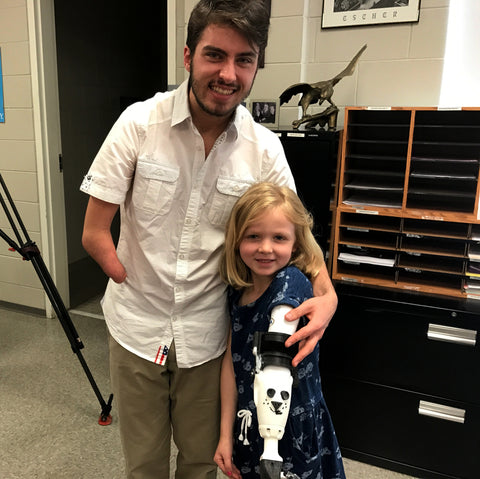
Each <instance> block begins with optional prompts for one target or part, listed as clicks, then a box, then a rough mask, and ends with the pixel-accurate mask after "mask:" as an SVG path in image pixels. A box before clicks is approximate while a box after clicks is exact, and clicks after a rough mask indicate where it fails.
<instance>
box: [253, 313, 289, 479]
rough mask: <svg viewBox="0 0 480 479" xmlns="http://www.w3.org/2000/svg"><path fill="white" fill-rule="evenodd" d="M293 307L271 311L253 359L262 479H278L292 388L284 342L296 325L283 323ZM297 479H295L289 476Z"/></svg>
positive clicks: (257, 339)
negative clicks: (279, 445) (268, 322)
mask: <svg viewBox="0 0 480 479" xmlns="http://www.w3.org/2000/svg"><path fill="white" fill-rule="evenodd" d="M291 309H293V308H292V306H288V305H280V306H276V307H275V308H274V309H273V310H272V314H271V319H270V326H269V328H268V332H266V333H261V332H257V333H256V334H255V339H254V348H253V354H254V355H255V358H256V367H255V379H254V383H253V395H254V396H253V397H254V401H255V405H256V408H257V416H258V428H259V432H260V435H261V436H262V438H263V440H264V450H263V454H262V456H261V457H260V477H261V479H280V478H281V477H285V476H283V475H282V473H281V470H282V465H283V459H282V457H281V456H280V455H279V454H278V441H279V440H280V439H282V437H283V433H284V431H285V424H286V423H287V418H288V414H289V411H290V400H291V395H292V384H293V374H292V373H293V367H292V353H291V352H289V351H288V350H287V348H285V345H284V343H285V340H286V339H287V338H288V337H289V336H291V335H292V334H293V333H294V332H295V331H296V329H297V325H298V320H297V321H286V320H285V319H284V318H285V314H286V313H288V311H290V310H291ZM290 477H296V476H290Z"/></svg>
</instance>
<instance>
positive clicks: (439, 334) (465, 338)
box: [427, 324, 477, 346]
mask: <svg viewBox="0 0 480 479" xmlns="http://www.w3.org/2000/svg"><path fill="white" fill-rule="evenodd" d="M427 336H428V339H433V340H436V341H447V342H449V343H457V344H466V345H468V346H475V345H476V343H477V332H476V331H475V330H473V329H462V328H454V327H452V326H444V325H443V324H429V325H428V332H427Z"/></svg>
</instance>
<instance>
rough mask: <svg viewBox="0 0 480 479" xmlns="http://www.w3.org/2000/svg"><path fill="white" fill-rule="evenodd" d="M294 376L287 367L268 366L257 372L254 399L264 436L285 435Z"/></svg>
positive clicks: (277, 436) (279, 436) (276, 436)
mask: <svg viewBox="0 0 480 479" xmlns="http://www.w3.org/2000/svg"><path fill="white" fill-rule="evenodd" d="M292 382H293V380H292V376H291V374H290V371H289V370H288V369H286V368H282V367H278V366H266V367H265V368H263V369H262V370H261V371H259V372H257V374H255V380H254V388H253V390H254V400H255V404H256V406H257V415H258V425H259V429H260V434H261V436H262V437H263V438H265V437H272V438H276V439H278V440H280V439H281V438H282V437H283V432H284V430H285V424H286V422H287V418H288V413H289V410H290V399H291V391H292Z"/></svg>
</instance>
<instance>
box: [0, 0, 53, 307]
mask: <svg viewBox="0 0 480 479" xmlns="http://www.w3.org/2000/svg"><path fill="white" fill-rule="evenodd" d="M0 48H1V53H2V71H3V93H4V107H5V123H0V171H1V173H2V176H3V178H4V180H5V182H6V183H7V186H8V188H9V190H10V192H11V193H12V196H13V199H14V201H15V204H16V206H17V208H18V210H19V212H20V215H21V216H22V219H23V222H24V223H25V226H26V228H27V230H28V232H29V235H30V236H31V238H32V240H33V241H35V242H36V243H37V244H38V245H41V239H42V238H41V235H40V213H39V197H38V187H37V185H38V181H37V165H36V154H35V133H34V126H33V102H32V82H31V71H30V52H29V41H28V22H27V7H26V0H0ZM0 228H1V229H2V230H3V231H4V232H5V233H6V234H7V235H8V236H10V237H13V238H14V234H13V231H12V230H11V229H10V227H9V223H8V221H7V218H6V216H5V214H4V212H3V209H1V210H0ZM0 301H8V302H11V303H18V304H22V305H26V306H31V307H36V308H44V307H45V300H44V292H43V288H42V286H41V284H40V281H39V280H38V278H37V275H36V274H35V271H34V269H33V267H32V265H31V264H30V262H27V261H23V260H22V258H21V257H20V255H19V254H18V253H16V252H10V251H9V250H8V245H7V243H6V242H5V241H4V240H3V239H1V238H0Z"/></svg>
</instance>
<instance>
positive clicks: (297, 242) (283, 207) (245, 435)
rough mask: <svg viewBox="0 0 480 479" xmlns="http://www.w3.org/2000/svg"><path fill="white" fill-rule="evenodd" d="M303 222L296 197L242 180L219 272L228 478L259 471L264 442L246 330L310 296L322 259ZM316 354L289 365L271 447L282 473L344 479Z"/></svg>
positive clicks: (249, 477)
mask: <svg viewBox="0 0 480 479" xmlns="http://www.w3.org/2000/svg"><path fill="white" fill-rule="evenodd" d="M311 228H312V219H311V216H310V215H309V214H308V212H306V211H305V208H304V207H303V204H302V202H301V201H300V199H299V198H298V196H297V195H296V194H295V193H294V192H293V191H292V190H290V189H289V188H287V187H279V186H276V185H274V184H271V183H257V184H255V185H253V186H252V187H250V188H249V189H248V190H247V192H246V193H245V194H244V195H243V196H242V197H241V198H240V199H239V200H238V201H237V203H236V205H235V206H234V208H233V210H232V212H231V215H230V218H229V220H228V223H227V228H226V238H225V247H224V250H223V254H222V259H221V263H220V274H221V276H222V278H223V280H224V281H225V282H226V283H227V284H228V285H229V304H230V315H231V337H230V341H229V344H228V347H227V351H226V353H225V356H224V359H223V365H222V376H221V398H222V411H221V415H222V418H221V430H220V440H219V443H218V447H217V451H216V454H215V461H216V463H217V464H218V465H219V467H220V469H221V470H222V471H223V472H224V473H225V474H227V475H228V476H230V477H233V478H234V479H258V478H259V477H260V476H259V470H260V467H259V464H260V456H261V455H262V453H263V450H264V444H263V439H262V437H261V436H260V434H259V429H258V419H257V413H256V407H255V403H254V388H253V382H254V372H255V365H256V364H255V357H254V354H253V351H252V349H253V337H254V333H255V332H256V331H267V330H268V328H269V323H270V313H271V312H272V309H273V308H274V307H276V306H279V305H289V306H292V307H296V306H298V305H299V304H301V303H302V302H303V301H304V300H306V299H308V298H310V297H312V296H313V290H312V284H311V282H310V280H313V279H314V277H315V275H316V274H317V272H318V271H319V268H320V267H321V266H322V264H323V255H322V252H321V249H320V247H319V246H318V244H317V243H316V241H315V239H314V237H313V234H312V232H311ZM302 320H304V318H302ZM302 320H301V321H302ZM304 321H305V320H304ZM300 326H303V324H300ZM318 361H319V347H318V344H317V345H316V347H315V349H314V351H313V352H312V353H311V354H310V355H309V356H307V357H306V358H305V359H304V360H303V361H301V362H300V364H299V365H298V367H297V369H296V375H297V378H298V384H297V385H294V387H293V388H292V394H291V404H290V413H289V416H288V420H287V423H286V426H285V432H284V435H283V438H282V439H281V440H280V441H279V442H278V452H279V455H280V456H281V458H282V459H283V470H284V471H285V472H286V473H288V472H290V473H293V474H296V475H297V476H299V477H308V478H311V479H333V478H345V473H344V469H343V463H342V458H341V454H340V448H339V446H338V442H337V439H336V436H335V431H334V428H333V424H332V421H331V418H330V414H329V412H328V409H327V406H326V404H325V400H324V397H323V394H322V390H321V382H320V372H319V365H318ZM237 412H239V414H237ZM239 416H240V417H239ZM242 422H243V424H242ZM232 456H233V461H232Z"/></svg>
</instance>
